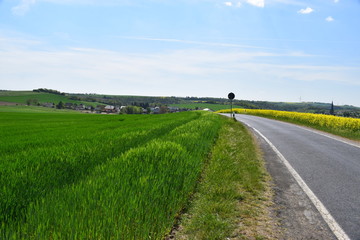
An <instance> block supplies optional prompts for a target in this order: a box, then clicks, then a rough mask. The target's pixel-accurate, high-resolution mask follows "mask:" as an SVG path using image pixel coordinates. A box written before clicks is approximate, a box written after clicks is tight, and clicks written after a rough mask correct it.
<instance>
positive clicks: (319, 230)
mask: <svg viewBox="0 0 360 240" xmlns="http://www.w3.org/2000/svg"><path fill="white" fill-rule="evenodd" d="M249 130H250V131H251V132H252V133H253V134H254V136H255V138H256V140H257V142H258V144H259V146H260V149H261V151H262V154H263V158H264V161H265V164H266V168H267V171H268V172H269V174H270V175H271V177H272V186H273V191H274V196H273V201H274V206H273V209H272V211H273V212H274V214H273V215H274V217H276V218H278V221H279V222H280V228H281V229H282V236H281V237H280V238H279V239H294V240H298V239H329V240H331V239H334V240H335V239H336V237H335V235H334V234H333V233H332V231H331V230H330V228H329V227H328V225H327V224H326V223H325V221H324V220H323V218H322V216H321V215H320V213H319V212H318V211H317V209H316V208H315V206H314V205H313V204H312V202H311V201H310V199H309V198H308V197H307V195H306V194H305V193H304V192H303V191H302V189H301V188H300V186H299V185H298V184H297V182H296V181H295V179H294V178H293V177H292V175H291V174H290V173H289V171H288V170H287V168H286V167H285V166H284V165H283V164H282V162H281V160H280V159H279V157H278V156H277V154H276V153H275V152H274V151H273V150H272V148H271V147H270V146H269V145H268V144H267V143H266V142H265V141H264V139H263V138H262V137H260V136H259V135H257V134H256V133H255V132H254V131H252V129H251V128H249Z"/></svg>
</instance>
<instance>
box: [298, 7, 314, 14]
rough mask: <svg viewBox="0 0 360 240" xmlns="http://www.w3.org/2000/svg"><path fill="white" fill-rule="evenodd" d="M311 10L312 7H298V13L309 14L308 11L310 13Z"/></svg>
mask: <svg viewBox="0 0 360 240" xmlns="http://www.w3.org/2000/svg"><path fill="white" fill-rule="evenodd" d="M313 11H314V9H312V8H311V7H307V8H304V9H300V10H299V11H298V13H301V14H309V13H312V12H313Z"/></svg>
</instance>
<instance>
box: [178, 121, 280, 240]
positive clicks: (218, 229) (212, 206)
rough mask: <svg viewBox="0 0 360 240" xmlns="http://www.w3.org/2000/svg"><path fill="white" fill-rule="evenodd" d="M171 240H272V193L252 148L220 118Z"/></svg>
mask: <svg viewBox="0 0 360 240" xmlns="http://www.w3.org/2000/svg"><path fill="white" fill-rule="evenodd" d="M202 176H203V178H202V179H201V183H200V185H199V189H198V191H197V193H196V194H195V195H194V197H193V201H192V203H191V204H190V206H189V210H188V212H187V213H186V214H185V215H184V216H183V219H182V221H181V227H180V228H179V229H180V230H179V231H177V232H176V231H175V233H174V234H175V239H199V240H200V239H207V240H216V239H277V237H276V234H277V231H278V230H277V229H276V226H277V222H276V220H272V218H271V214H270V210H269V209H270V208H269V206H270V205H271V203H272V194H271V190H270V187H269V186H268V183H267V181H268V180H269V176H268V174H267V173H266V170H265V167H264V163H263V161H262V158H261V156H260V153H259V152H258V150H257V148H256V144H255V143H254V140H253V138H252V136H251V134H250V133H249V132H248V131H247V129H246V128H245V127H244V126H243V125H242V124H240V123H238V122H234V121H233V120H232V119H226V122H225V124H224V125H223V126H222V128H221V130H220V133H219V138H218V141H217V142H216V144H215V145H214V147H213V148H212V151H211V155H210V156H209V159H208V163H207V165H206V166H205V169H204V172H203V174H202Z"/></svg>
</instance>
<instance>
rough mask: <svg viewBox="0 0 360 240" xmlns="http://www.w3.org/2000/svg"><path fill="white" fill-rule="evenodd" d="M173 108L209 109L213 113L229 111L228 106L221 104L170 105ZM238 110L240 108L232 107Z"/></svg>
mask: <svg viewBox="0 0 360 240" xmlns="http://www.w3.org/2000/svg"><path fill="white" fill-rule="evenodd" d="M170 106H173V107H179V108H187V109H196V108H198V109H204V108H209V109H211V110H213V111H219V110H223V109H230V105H223V104H211V103H188V104H170ZM235 107H237V108H240V106H233V108H235Z"/></svg>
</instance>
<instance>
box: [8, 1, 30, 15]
mask: <svg viewBox="0 0 360 240" xmlns="http://www.w3.org/2000/svg"><path fill="white" fill-rule="evenodd" d="M35 3H36V0H21V2H20V3H19V5H17V6H15V7H13V8H12V13H13V14H14V15H19V16H22V15H24V14H25V13H27V12H28V11H29V10H30V7H31V5H33V4H35Z"/></svg>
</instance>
